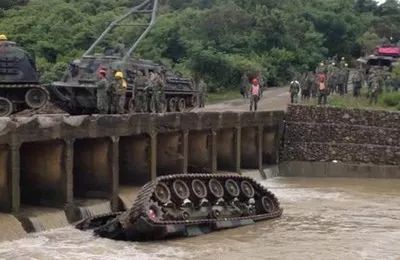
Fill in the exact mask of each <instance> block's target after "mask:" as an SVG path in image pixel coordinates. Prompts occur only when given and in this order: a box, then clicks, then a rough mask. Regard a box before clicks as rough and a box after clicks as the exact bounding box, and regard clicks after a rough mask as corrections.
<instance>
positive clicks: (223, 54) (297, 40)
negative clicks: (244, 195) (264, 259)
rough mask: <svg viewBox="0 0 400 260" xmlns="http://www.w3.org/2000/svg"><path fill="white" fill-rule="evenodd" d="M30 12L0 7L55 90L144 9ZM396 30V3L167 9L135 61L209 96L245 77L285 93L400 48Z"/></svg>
mask: <svg viewBox="0 0 400 260" xmlns="http://www.w3.org/2000/svg"><path fill="white" fill-rule="evenodd" d="M27 2H28V0H20V1H11V0H5V1H2V2H1V3H0V32H2V33H6V34H7V35H8V36H9V38H10V39H12V40H13V41H16V42H18V43H19V44H20V45H22V46H23V47H24V48H26V49H27V50H28V51H30V52H31V53H32V54H33V55H34V56H35V58H36V61H37V64H38V68H39V70H40V72H41V75H42V80H43V81H44V82H50V81H53V80H57V79H59V78H60V77H61V75H62V73H63V72H64V71H65V69H66V68H67V66H68V63H69V62H71V61H72V60H74V59H76V58H79V57H80V55H82V53H83V52H84V50H86V49H87V48H88V47H89V46H90V44H91V43H92V42H93V41H94V40H95V39H96V38H97V37H98V36H99V35H100V33H101V32H102V31H103V30H104V29H105V27H106V26H107V25H108V24H109V23H110V22H111V21H112V20H113V19H115V18H116V17H118V16H120V15H122V14H123V13H124V12H125V11H126V10H127V9H128V8H129V7H131V6H133V5H134V4H137V3H139V2H141V1H140V0H134V1H132V0H115V1H108V0H31V1H29V2H28V3H27ZM398 28H400V4H399V2H398V1H397V0H387V1H386V2H385V3H384V4H382V5H378V4H377V3H376V2H375V1H374V0H280V1H276V0H162V1H161V8H160V15H159V17H158V21H157V24H156V26H155V27H154V28H153V30H152V31H151V33H150V34H149V36H148V37H147V38H146V39H145V40H144V41H143V42H142V44H141V45H140V48H139V49H138V51H137V53H135V55H137V56H140V57H144V58H149V59H153V60H157V61H161V62H163V63H164V64H167V65H169V66H171V67H173V69H174V70H177V71H179V72H181V73H182V74H184V75H190V76H192V77H195V78H203V79H205V80H206V82H207V83H208V84H209V87H210V89H211V90H212V91H213V90H214V91H217V90H220V89H224V88H235V87H237V86H238V84H239V82H240V78H241V76H242V74H243V73H247V74H249V75H255V74H261V75H262V76H263V77H264V78H265V80H266V81H267V82H268V83H269V85H279V84H284V83H285V82H287V81H288V80H290V79H292V78H293V77H294V76H295V75H298V74H299V73H302V72H305V71H308V70H314V68H315V66H316V65H317V64H318V63H319V62H320V61H321V60H324V59H326V58H327V57H332V56H335V55H337V56H338V57H342V56H343V57H346V59H347V60H348V61H349V62H352V61H353V62H354V60H355V59H357V58H358V57H360V56H362V55H365V54H367V53H370V52H371V51H372V50H373V49H374V47H375V46H376V45H377V44H379V43H381V42H382V41H384V40H386V41H387V40H390V41H392V42H398V41H399V40H400V30H399V29H398ZM124 30H126V31H124ZM136 33H137V32H136ZM133 35H134V32H132V31H131V30H129V29H121V30H119V31H118V34H115V35H113V37H111V38H110V39H108V40H109V44H110V45H113V44H115V43H117V42H118V41H121V38H122V39H123V41H124V42H125V43H126V44H129V41H130V39H131V38H132V36H133Z"/></svg>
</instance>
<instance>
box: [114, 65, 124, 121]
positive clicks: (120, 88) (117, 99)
mask: <svg viewBox="0 0 400 260" xmlns="http://www.w3.org/2000/svg"><path fill="white" fill-rule="evenodd" d="M126 89H127V83H126V81H125V79H124V74H123V73H122V72H121V71H117V72H116V73H115V75H114V81H113V83H112V84H111V97H112V98H111V100H112V102H111V113H119V114H124V113H125V102H126Z"/></svg>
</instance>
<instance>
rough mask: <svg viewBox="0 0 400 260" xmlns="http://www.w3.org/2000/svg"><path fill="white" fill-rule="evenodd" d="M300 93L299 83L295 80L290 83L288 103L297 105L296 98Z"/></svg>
mask: <svg viewBox="0 0 400 260" xmlns="http://www.w3.org/2000/svg"><path fill="white" fill-rule="evenodd" d="M299 92H300V83H299V82H298V81H297V80H294V81H292V82H290V102H291V103H297V102H298V100H297V97H298V95H299Z"/></svg>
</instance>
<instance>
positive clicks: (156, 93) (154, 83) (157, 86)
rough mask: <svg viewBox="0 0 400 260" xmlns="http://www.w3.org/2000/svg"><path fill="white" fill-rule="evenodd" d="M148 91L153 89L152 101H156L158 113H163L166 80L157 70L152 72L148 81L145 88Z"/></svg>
mask: <svg viewBox="0 0 400 260" xmlns="http://www.w3.org/2000/svg"><path fill="white" fill-rule="evenodd" d="M144 90H145V91H146V92H147V91H150V90H151V93H152V95H151V98H152V102H154V106H155V111H153V112H156V113H161V112H162V111H161V110H162V107H161V106H162V104H161V102H163V100H162V99H163V95H164V81H163V80H162V78H161V76H160V74H158V73H155V72H150V80H149V81H148V85H147V86H146V87H145V89H144Z"/></svg>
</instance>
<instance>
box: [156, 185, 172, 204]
mask: <svg viewBox="0 0 400 260" xmlns="http://www.w3.org/2000/svg"><path fill="white" fill-rule="evenodd" d="M154 197H155V198H156V200H157V201H159V202H160V203H162V204H166V203H168V202H169V201H170V199H171V191H170V190H169V188H168V186H167V185H166V184H165V183H162V182H160V183H158V184H157V186H156V189H155V191H154Z"/></svg>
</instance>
